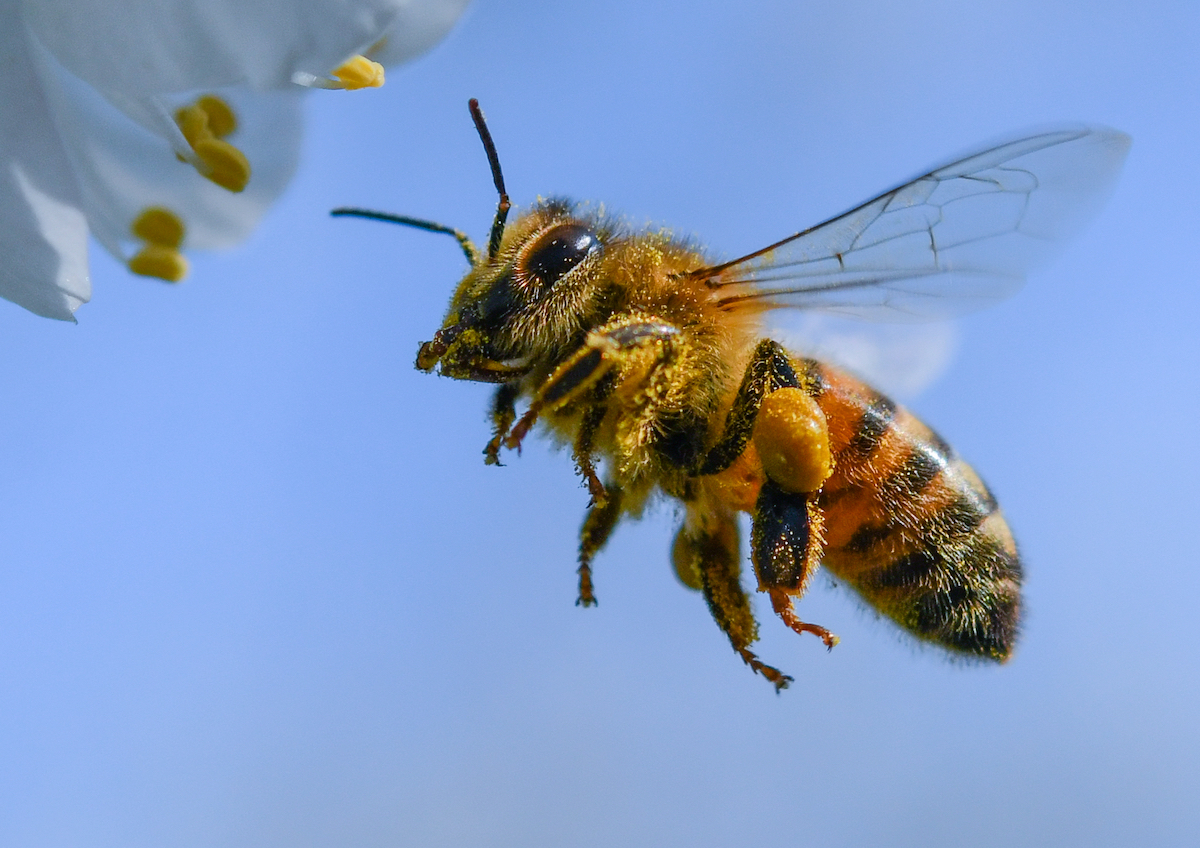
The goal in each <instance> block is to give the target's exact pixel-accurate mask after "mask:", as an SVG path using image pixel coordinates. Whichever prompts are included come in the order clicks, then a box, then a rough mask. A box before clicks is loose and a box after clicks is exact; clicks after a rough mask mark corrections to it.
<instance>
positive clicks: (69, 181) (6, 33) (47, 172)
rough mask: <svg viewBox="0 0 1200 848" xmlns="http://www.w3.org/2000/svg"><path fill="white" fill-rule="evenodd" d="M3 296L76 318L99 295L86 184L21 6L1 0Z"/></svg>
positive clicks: (0, 289)
mask: <svg viewBox="0 0 1200 848" xmlns="http://www.w3.org/2000/svg"><path fill="white" fill-rule="evenodd" d="M0 67H3V68H4V69H5V71H4V73H3V74H2V75H0V103H2V104H3V106H4V111H5V112H6V113H7V114H6V117H5V119H4V120H3V121H0V163H2V165H0V297H4V298H7V299H8V300H11V301H13V302H14V303H17V304H19V305H21V306H23V307H25V308H26V309H28V310H30V311H31V312H35V313H37V314H38V315H44V316H46V317H47V318H58V319H61V320H65V321H70V320H72V313H74V311H75V310H76V309H77V308H78V307H79V306H80V304H82V303H85V302H87V300H88V299H89V298H90V297H91V283H90V281H89V279H88V270H87V235H88V227H87V222H86V220H85V219H84V216H83V213H82V212H80V211H79V208H78V207H79V190H78V187H77V185H76V183H75V180H74V177H73V175H72V171H71V167H70V164H69V163H68V161H67V157H66V155H65V153H64V151H63V148H62V146H61V145H60V144H59V141H58V136H57V132H56V130H55V127H54V124H53V122H52V120H51V117H50V112H49V109H48V108H47V104H46V102H45V100H44V99H43V97H42V95H41V89H40V86H39V84H38V79H37V77H36V75H35V73H34V70H33V67H32V64H31V62H30V60H29V55H28V49H27V46H26V43H25V28H24V27H23V26H22V25H21V23H20V21H19V20H18V15H17V10H16V9H15V8H13V7H5V6H3V5H2V4H0Z"/></svg>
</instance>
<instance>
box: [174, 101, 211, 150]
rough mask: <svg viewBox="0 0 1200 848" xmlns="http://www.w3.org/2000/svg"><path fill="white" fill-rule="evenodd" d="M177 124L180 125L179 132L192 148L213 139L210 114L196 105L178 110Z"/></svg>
mask: <svg viewBox="0 0 1200 848" xmlns="http://www.w3.org/2000/svg"><path fill="white" fill-rule="evenodd" d="M175 123H176V124H178V125H179V131H180V132H181V133H183V137H184V138H186V139H187V142H188V144H190V145H191V146H192V147H195V146H196V142H198V141H202V140H204V139H206V138H212V137H213V131H212V130H211V129H209V127H208V112H206V111H204V110H203V109H201V108H200V107H199V106H196V105H195V104H193V105H191V106H184V107H183V108H182V109H178V110H176V112H175Z"/></svg>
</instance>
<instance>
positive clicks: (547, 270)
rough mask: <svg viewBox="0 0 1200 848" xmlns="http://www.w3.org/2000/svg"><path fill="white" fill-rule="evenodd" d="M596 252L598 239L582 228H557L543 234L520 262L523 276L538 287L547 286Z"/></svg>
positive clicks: (574, 226) (578, 225)
mask: <svg viewBox="0 0 1200 848" xmlns="http://www.w3.org/2000/svg"><path fill="white" fill-rule="evenodd" d="M599 249H600V239H599V238H597V236H596V234H595V233H594V232H592V231H591V230H590V229H588V228H587V227H586V226H584V225H583V224H560V225H558V226H557V227H554V228H553V229H551V230H549V231H547V232H545V233H543V234H542V235H541V236H540V237H539V238H538V240H537V241H536V242H534V244H533V245H532V246H531V247H530V248H529V250H528V252H527V253H526V255H525V261H524V262H523V265H524V267H525V273H526V275H527V276H529V277H532V278H533V279H535V280H537V281H538V282H539V283H540V284H541V285H543V286H550V285H553V284H554V283H556V282H558V280H559V279H561V278H562V276H563V275H564V274H566V273H567V272H568V271H570V270H571V269H572V268H574V267H575V266H576V265H578V264H579V263H580V262H582V261H583V260H584V259H586V258H587V257H588V255H589V254H590V253H592V252H593V251H596V250H599Z"/></svg>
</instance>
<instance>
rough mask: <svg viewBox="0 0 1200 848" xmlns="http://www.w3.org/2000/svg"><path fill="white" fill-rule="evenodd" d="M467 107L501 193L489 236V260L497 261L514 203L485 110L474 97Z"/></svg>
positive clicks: (493, 178)
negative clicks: (502, 170) (510, 198)
mask: <svg viewBox="0 0 1200 848" xmlns="http://www.w3.org/2000/svg"><path fill="white" fill-rule="evenodd" d="M467 106H468V107H469V108H470V110H471V120H473V121H474V122H475V131H476V132H478V133H479V140H480V141H482V142H483V149H484V151H485V152H486V153H487V158H488V164H489V165H491V166H492V181H493V182H494V183H495V184H496V191H498V192H499V193H500V203H499V205H498V206H497V207H496V217H495V218H494V219H493V220H492V232H491V235H489V236H488V259H495V258H496V254H497V253H499V252H500V238H501V237H502V236H503V235H504V222H505V220H506V219H507V218H508V210H509V208H511V207H512V203H510V202H509V200H508V192H506V191H505V190H504V174H502V173H501V172H500V157H499V156H497V155H496V144H495V142H493V141H492V134H491V133H490V132H488V128H487V122H486V121H484V119H483V110H481V109H480V108H479V101H478V100H476V99H475V98H474V97H472V98H471V99H470V101H468V103H467Z"/></svg>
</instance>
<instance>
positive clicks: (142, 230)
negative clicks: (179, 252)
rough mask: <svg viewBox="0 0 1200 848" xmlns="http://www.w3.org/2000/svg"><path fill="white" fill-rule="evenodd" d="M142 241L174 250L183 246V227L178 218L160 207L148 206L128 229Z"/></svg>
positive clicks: (168, 210)
mask: <svg viewBox="0 0 1200 848" xmlns="http://www.w3.org/2000/svg"><path fill="white" fill-rule="evenodd" d="M130 229H131V230H132V231H133V234H134V235H135V236H137V237H138V238H140V239H141V240H142V241H146V242H150V244H156V245H159V246H160V247H169V248H172V249H176V248H178V247H179V245H181V244H183V235H184V226H183V221H181V220H180V219H179V216H178V215H176V214H175V213H174V212H172V211H171V210H170V209H165V208H163V207H162V206H149V207H147V208H146V209H143V210H142V214H140V215H138V216H137V218H135V219H134V221H133V226H132V227H131V228H130Z"/></svg>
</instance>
